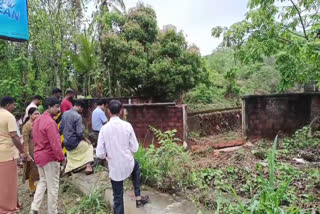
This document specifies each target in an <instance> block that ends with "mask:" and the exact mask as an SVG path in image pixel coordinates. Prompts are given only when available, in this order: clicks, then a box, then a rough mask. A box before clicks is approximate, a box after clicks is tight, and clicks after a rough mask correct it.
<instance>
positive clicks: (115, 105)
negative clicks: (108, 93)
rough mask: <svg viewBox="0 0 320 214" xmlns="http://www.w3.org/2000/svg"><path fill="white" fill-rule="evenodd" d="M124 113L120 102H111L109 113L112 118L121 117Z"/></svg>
mask: <svg viewBox="0 0 320 214" xmlns="http://www.w3.org/2000/svg"><path fill="white" fill-rule="evenodd" d="M122 111H123V109H122V104H121V102H120V101H119V100H111V101H110V102H109V108H108V112H109V113H110V114H111V115H112V116H119V115H120V114H122Z"/></svg>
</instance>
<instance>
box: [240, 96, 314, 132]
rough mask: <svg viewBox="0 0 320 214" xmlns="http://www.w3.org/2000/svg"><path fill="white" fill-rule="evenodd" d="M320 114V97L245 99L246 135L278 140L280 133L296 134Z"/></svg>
mask: <svg viewBox="0 0 320 214" xmlns="http://www.w3.org/2000/svg"><path fill="white" fill-rule="evenodd" d="M319 113H320V93H301V94H277V95H261V96H246V97H243V112H242V115H243V123H242V124H243V127H242V128H243V132H244V134H245V135H247V136H249V137H251V136H261V137H265V138H274V137H275V136H276V135H277V133H278V132H279V131H281V132H283V133H286V134H293V133H294V132H295V131H296V130H297V129H299V128H302V127H303V126H305V125H307V124H308V123H309V122H310V121H311V120H312V118H313V117H314V116H315V115H317V114H319Z"/></svg>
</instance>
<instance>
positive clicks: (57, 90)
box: [52, 88, 62, 100]
mask: <svg viewBox="0 0 320 214" xmlns="http://www.w3.org/2000/svg"><path fill="white" fill-rule="evenodd" d="M61 95H62V91H61V89H60V88H54V89H53V90H52V96H53V97H55V98H57V99H58V100H59V99H60V98H61Z"/></svg>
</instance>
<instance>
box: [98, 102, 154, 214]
mask: <svg viewBox="0 0 320 214" xmlns="http://www.w3.org/2000/svg"><path fill="white" fill-rule="evenodd" d="M108 113H109V114H111V115H112V116H111V118H110V121H109V122H108V123H107V124H105V125H104V126H103V127H102V128H101V130H100V133H99V137H98V146H97V151H96V154H97V157H98V158H101V159H104V158H106V159H107V161H108V166H109V177H110V178H111V184H112V190H113V202H114V205H113V210H114V214H124V205H123V181H124V180H125V179H127V178H128V177H130V176H131V177H132V181H133V186H134V193H135V196H136V206H137V208H138V207H140V206H142V205H144V204H146V203H148V201H149V197H148V196H141V195H140V185H141V175H140V167H139V164H138V163H137V161H136V160H135V159H134V157H133V153H135V152H137V151H138V148H139V144H138V141H137V138H136V135H135V133H134V130H133V128H132V126H131V124H130V123H128V122H126V121H123V120H121V119H120V118H119V115H121V114H122V113H123V109H122V104H121V102H120V101H118V100H112V101H110V103H109V109H108Z"/></svg>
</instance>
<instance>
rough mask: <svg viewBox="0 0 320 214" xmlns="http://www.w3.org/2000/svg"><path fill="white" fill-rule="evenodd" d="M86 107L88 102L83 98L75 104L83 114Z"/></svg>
mask: <svg viewBox="0 0 320 214" xmlns="http://www.w3.org/2000/svg"><path fill="white" fill-rule="evenodd" d="M85 107H86V103H85V102H84V101H83V100H77V101H76V102H75V104H74V109H75V110H76V111H77V112H78V113H79V114H81V113H82V112H83V109H84V108H85Z"/></svg>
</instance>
